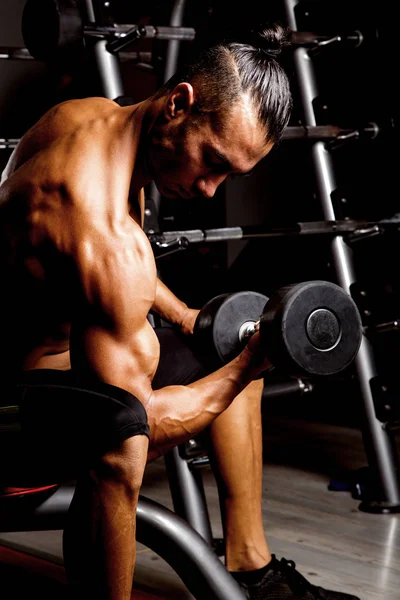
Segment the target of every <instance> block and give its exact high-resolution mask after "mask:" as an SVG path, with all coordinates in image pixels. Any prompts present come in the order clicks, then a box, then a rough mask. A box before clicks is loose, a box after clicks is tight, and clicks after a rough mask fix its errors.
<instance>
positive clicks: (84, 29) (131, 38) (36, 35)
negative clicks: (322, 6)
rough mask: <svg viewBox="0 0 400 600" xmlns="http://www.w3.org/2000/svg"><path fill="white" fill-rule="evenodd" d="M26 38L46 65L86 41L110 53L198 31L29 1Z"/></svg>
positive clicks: (338, 39) (336, 39) (340, 38)
mask: <svg viewBox="0 0 400 600" xmlns="http://www.w3.org/2000/svg"><path fill="white" fill-rule="evenodd" d="M22 35H23V38H24V42H25V45H26V47H27V49H28V50H29V52H30V54H31V55H32V56H33V57H34V58H35V59H37V60H40V61H45V62H46V61H54V60H57V59H58V58H59V57H60V56H64V57H65V55H68V53H69V54H70V58H73V57H76V56H79V55H80V54H81V53H82V52H83V50H84V45H85V38H90V37H92V38H93V37H101V38H103V39H106V40H107V48H108V50H109V51H110V52H119V51H120V50H121V49H122V48H124V47H126V46H128V45H129V44H130V43H131V42H135V41H136V40H138V39H142V38H149V39H153V38H155V39H160V40H179V41H193V40H194V39H195V37H196V29H195V28H193V27H174V26H156V25H142V24H117V23H116V24H112V25H105V26H104V25H99V24H97V23H92V22H90V23H86V24H85V23H84V19H83V18H82V14H81V9H80V8H79V3H78V2H77V0H27V1H26V3H25V6H24V10H23V14H22ZM362 41H363V35H362V33H361V32H360V31H354V32H350V33H348V34H343V35H339V34H338V35H333V36H332V35H329V36H328V35H320V34H317V33H313V32H308V31H305V32H299V31H293V32H292V34H291V44H292V46H304V47H307V48H310V49H311V50H315V51H316V50H320V49H322V48H324V47H325V46H330V45H332V44H337V43H344V44H347V45H349V44H350V45H352V46H356V47H357V46H359V45H360V44H361V43H362Z"/></svg>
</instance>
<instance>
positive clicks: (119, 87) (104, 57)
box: [84, 0, 124, 100]
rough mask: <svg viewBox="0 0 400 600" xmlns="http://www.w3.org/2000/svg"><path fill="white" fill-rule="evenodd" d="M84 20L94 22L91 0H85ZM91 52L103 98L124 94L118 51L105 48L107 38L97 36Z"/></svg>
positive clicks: (113, 98) (113, 97)
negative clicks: (113, 51) (114, 51)
mask: <svg viewBox="0 0 400 600" xmlns="http://www.w3.org/2000/svg"><path fill="white" fill-rule="evenodd" d="M84 4H85V9H86V20H87V22H88V23H96V22H97V19H96V12H95V9H94V6H93V1H92V0H85V2H84ZM91 43H92V52H93V56H94V59H95V61H96V67H97V72H98V74H99V78H100V85H101V93H102V94H103V96H104V97H105V98H109V99H110V100H116V98H119V97H120V96H123V95H124V87H123V84H122V77H121V69H120V63H119V56H118V53H115V54H113V53H112V52H109V50H107V40H105V39H102V38H99V39H97V40H92V41H91Z"/></svg>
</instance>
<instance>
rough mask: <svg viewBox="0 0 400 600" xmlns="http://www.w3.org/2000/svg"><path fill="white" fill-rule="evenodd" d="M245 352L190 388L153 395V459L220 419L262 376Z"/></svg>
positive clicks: (150, 407)
mask: <svg viewBox="0 0 400 600" xmlns="http://www.w3.org/2000/svg"><path fill="white" fill-rule="evenodd" d="M264 368H265V364H264V363H263V365H261V364H257V365H255V362H254V356H252V354H251V353H250V352H249V351H248V350H247V349H245V350H244V351H243V352H242V353H241V354H240V355H239V356H238V357H237V358H235V359H234V360H232V361H231V362H230V363H228V364H227V365H224V366H223V367H221V368H220V369H218V370H217V371H214V372H213V373H211V374H210V375H207V376H206V377H204V378H202V379H199V380H198V381H195V382H193V383H191V384H190V385H187V386H168V387H164V388H161V389H159V390H156V391H154V392H153V393H152V397H151V400H150V402H149V404H148V405H147V407H146V408H147V414H148V418H149V424H150V431H151V440H150V457H151V458H152V459H153V458H156V457H157V456H159V455H160V454H164V453H165V452H166V451H167V450H168V449H169V448H172V447H173V446H176V445H177V444H179V443H182V442H184V441H186V440H188V439H190V438H191V437H193V436H195V435H196V434H198V433H199V432H201V431H202V430H203V429H205V428H206V427H207V426H208V425H210V424H211V423H212V421H213V420H214V419H215V418H216V417H217V416H218V415H220V414H221V413H222V412H223V411H224V410H225V409H227V408H228V406H229V405H230V404H231V402H232V401H233V400H234V398H235V397H236V396H237V395H238V394H239V393H240V392H241V391H242V390H243V389H244V388H245V387H246V386H247V385H248V384H249V383H250V381H252V380H253V379H255V378H256V377H258V376H259V375H260V373H261V372H262V371H263V370H264Z"/></svg>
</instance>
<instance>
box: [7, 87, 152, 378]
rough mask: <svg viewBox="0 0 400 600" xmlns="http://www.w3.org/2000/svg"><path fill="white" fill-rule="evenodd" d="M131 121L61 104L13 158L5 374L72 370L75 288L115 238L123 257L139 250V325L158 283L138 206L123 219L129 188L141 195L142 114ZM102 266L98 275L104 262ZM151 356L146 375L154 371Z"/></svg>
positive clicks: (108, 110) (113, 112) (98, 106)
mask: <svg viewBox="0 0 400 600" xmlns="http://www.w3.org/2000/svg"><path fill="white" fill-rule="evenodd" d="M133 122H134V119H132V110H127V109H122V108H121V107H119V106H118V105H116V104H115V103H114V102H112V101H109V100H106V99H103V98H93V99H85V100H74V101H70V102H66V103H63V104H61V105H59V106H57V107H55V108H53V109H51V110H50V111H49V112H48V113H47V114H46V115H44V116H43V118H42V119H41V120H40V121H39V122H38V123H37V124H36V125H35V126H33V127H32V129H31V130H30V131H28V133H27V134H26V135H25V136H24V137H23V138H22V140H21V142H20V143H19V145H18V147H17V149H16V151H15V152H14V153H13V156H12V157H11V159H10V164H9V169H10V171H11V172H10V174H9V178H8V179H7V180H6V181H5V182H4V183H3V185H2V186H1V188H0V222H1V246H2V253H1V256H2V258H1V259H0V260H1V263H0V269H1V277H2V281H3V286H4V287H3V293H2V304H3V309H2V315H3V318H2V324H1V328H2V351H1V354H2V370H4V373H6V374H11V373H12V372H13V373H15V371H18V370H21V369H33V368H58V369H68V368H70V353H69V338H70V330H71V324H72V322H73V318H74V309H76V303H77V302H79V300H80V299H79V290H80V287H81V285H82V283H85V281H86V280H88V279H89V278H90V276H91V269H92V268H93V264H94V263H97V265H100V266H101V263H102V260H103V257H102V254H103V253H104V252H105V253H106V254H108V253H107V251H106V248H107V245H108V244H110V246H111V247H113V248H114V249H116V248H117V247H118V240H119V239H121V236H123V237H125V236H128V237H129V238H130V240H129V241H128V243H127V244H126V248H125V252H127V251H128V249H131V251H132V252H134V248H135V245H137V247H138V248H139V249H141V250H142V252H141V253H139V254H141V258H140V260H139V263H140V264H137V262H138V256H139V254H138V253H137V254H138V256H137V257H136V258H135V259H134V260H135V270H136V273H135V277H139V278H140V287H139V286H138V288H137V289H136V294H135V297H134V298H132V302H134V303H135V306H136V309H137V311H138V314H141V318H142V320H143V322H144V321H145V316H146V314H147V312H148V310H149V309H150V307H151V305H152V302H153V300H154V293H155V285H156V283H155V282H156V279H155V268H154V266H153V262H154V261H153V258H152V254H151V250H150V246H148V247H147V240H146V239H145V235H144V233H143V231H142V229H141V227H140V226H138V225H137V224H136V223H135V222H134V220H135V221H136V222H137V223H138V224H139V225H140V221H141V218H142V215H141V214H139V210H140V209H139V204H138V205H137V207H136V210H132V209H131V211H130V214H129V206H128V202H127V199H128V197H129V195H130V189H131V192H132V186H133V190H134V194H135V195H134V196H133V197H135V196H136V197H138V199H139V195H140V194H139V191H140V187H139V184H138V186H137V188H136V189H135V188H134V185H135V184H134V182H132V181H131V176H132V171H133V167H134V164H135V159H136V150H137V144H138V137H139V133H140V116H139V118H138V124H137V127H135V126H134V124H133ZM131 196H132V193H131ZM141 208H142V207H141ZM101 236H103V243H102V244H101V245H100V244H99V239H100V238H101ZM134 240H135V241H134ZM96 248H97V249H96ZM94 253H95V254H94ZM91 254H93V255H92V256H91ZM82 255H84V258H83V257H82ZM79 257H80V258H79ZM143 257H145V258H143ZM132 259H133V257H129V258H128V263H129V262H130V261H132ZM101 268H104V275H105V274H106V272H107V267H106V265H105V264H103V265H102V266H101ZM82 269H83V270H82ZM85 269H86V270H87V272H85ZM149 273H150V274H151V275H150V276H149ZM125 279H126V274H125V275H124V276H123V280H125ZM121 285H123V283H122V281H121ZM103 286H104V288H105V289H106V287H107V280H106V278H105V277H104V278H103ZM141 298H143V302H142V303H141ZM148 333H149V339H150V341H151V340H152V337H153V336H152V334H151V329H150V328H149V332H148ZM154 350H156V349H155V348H153V352H152V353H151V354H153V357H157V351H155V352H154ZM155 360H156V359H155V358H152V359H150V363H151V364H149V365H146V367H145V372H146V373H148V374H150V375H151V374H152V373H153V371H154V368H155Z"/></svg>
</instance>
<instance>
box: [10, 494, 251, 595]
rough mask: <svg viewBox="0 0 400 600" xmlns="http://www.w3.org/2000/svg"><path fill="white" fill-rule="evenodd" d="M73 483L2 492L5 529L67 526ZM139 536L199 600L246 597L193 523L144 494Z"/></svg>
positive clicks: (140, 500)
mask: <svg viewBox="0 0 400 600" xmlns="http://www.w3.org/2000/svg"><path fill="white" fill-rule="evenodd" d="M73 493H74V485H73V484H64V485H54V486H48V487H45V488H38V489H37V490H35V489H34V488H33V489H27V490H23V489H20V490H19V492H13V493H7V492H6V493H3V494H2V493H1V492H0V531H2V532H7V531H13V532H15V531H49V530H61V529H63V528H64V524H65V520H66V517H67V512H68V509H69V505H70V503H71V500H72V497H73ZM136 514H137V517H136V539H137V540H138V542H140V543H142V544H144V545H145V546H147V547H148V548H150V549H152V550H154V552H156V553H157V554H158V555H159V556H161V557H162V558H163V559H164V560H165V561H166V562H167V563H168V564H169V565H170V566H171V567H172V568H173V569H174V570H175V572H176V573H177V574H178V576H179V577H180V578H181V579H182V581H183V583H184V584H185V585H186V587H187V588H188V590H189V592H190V593H191V594H193V597H194V598H196V600H245V597H244V594H243V592H242V591H241V589H240V587H239V586H238V584H237V583H236V581H235V580H234V578H233V577H232V576H231V575H230V574H229V573H228V571H227V570H226V569H225V567H224V565H223V564H222V562H221V561H220V560H219V558H218V557H217V555H216V554H215V552H214V550H213V549H212V548H211V547H210V545H209V544H208V543H207V541H205V540H204V538H203V537H202V536H201V535H200V534H199V533H197V532H196V531H195V530H194V529H193V527H191V526H190V525H188V523H187V522H186V521H185V520H184V519H182V518H181V517H179V516H177V515H176V514H175V513H173V512H172V511H170V510H169V509H167V508H165V507H164V506H162V505H161V504H159V503H158V502H155V501H154V500H151V499H149V498H146V497H144V496H140V498H139V503H138V508H137V513H136Z"/></svg>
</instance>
